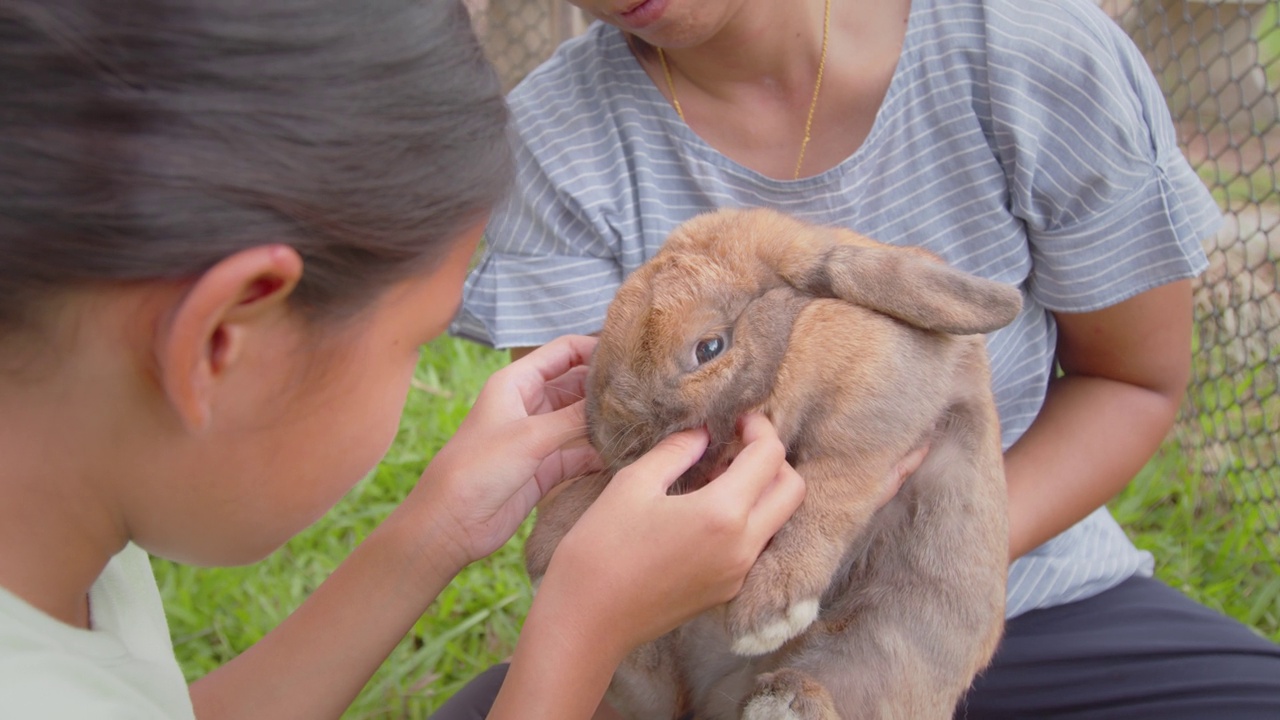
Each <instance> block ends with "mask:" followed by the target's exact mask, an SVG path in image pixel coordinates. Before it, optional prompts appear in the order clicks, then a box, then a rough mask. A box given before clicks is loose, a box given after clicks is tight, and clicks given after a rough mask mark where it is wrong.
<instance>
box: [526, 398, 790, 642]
mask: <svg viewBox="0 0 1280 720" xmlns="http://www.w3.org/2000/svg"><path fill="white" fill-rule="evenodd" d="M741 427H742V438H743V442H744V447H743V449H742V451H741V452H740V453H739V454H738V456H737V457H736V458H735V459H734V461H733V463H732V464H731V465H730V466H729V468H728V469H727V470H726V471H725V472H724V473H723V474H722V475H720V476H719V477H717V478H716V479H714V480H712V481H711V482H710V483H708V484H707V485H706V486H704V487H702V488H700V489H698V490H696V491H694V492H691V493H688V494H685V495H672V496H669V495H667V488H668V487H669V486H670V485H671V484H672V483H673V482H675V480H676V479H677V478H678V477H679V476H680V474H681V473H683V472H684V471H685V470H686V469H688V468H689V467H690V466H692V465H693V463H694V462H696V461H697V460H698V458H699V457H700V456H701V455H702V452H703V450H704V449H705V448H706V444H707V436H706V433H705V432H704V431H686V432H682V433H677V434H675V435H672V436H671V437H669V438H667V439H665V440H663V441H662V442H661V443H659V444H658V445H657V446H656V447H655V448H654V449H653V450H651V451H650V452H649V453H647V454H646V455H644V456H643V457H641V458H640V459H639V460H637V461H636V462H635V463H634V464H632V465H630V466H628V467H627V468H624V469H623V470H621V471H620V472H619V473H618V474H617V475H616V476H615V477H614V478H613V479H612V480H611V481H610V482H609V484H608V486H607V487H606V488H605V490H604V491H603V492H602V493H601V495H600V497H599V498H598V499H597V500H596V501H595V502H594V503H593V504H592V505H591V507H590V508H589V509H588V510H587V511H586V513H584V514H583V516H582V517H581V518H580V519H579V520H578V522H577V523H576V524H575V525H574V527H573V529H572V530H570V531H569V533H568V534H567V535H566V536H565V537H564V539H563V540H562V541H561V542H560V545H559V547H558V548H557V549H556V551H555V554H554V556H553V557H552V559H551V564H550V566H549V567H548V569H547V573H546V575H545V576H544V577H543V579H542V582H541V584H540V586H539V590H538V594H537V597H536V599H535V602H534V604H535V606H538V605H541V606H542V607H541V608H540V612H536V613H534V614H533V615H531V618H532V617H540V618H542V619H543V620H544V622H545V621H546V617H547V616H548V615H554V616H558V617H557V619H556V620H555V621H553V622H556V623H564V624H565V625H566V627H576V628H577V629H578V630H580V631H581V632H582V633H584V634H585V637H588V638H592V639H593V640H592V642H596V643H599V645H600V646H598V648H597V649H603V650H605V651H606V652H612V653H617V655H615V658H617V659H620V658H621V656H622V655H623V654H625V653H626V652H629V651H630V650H631V649H632V648H634V647H635V646H637V645H639V644H640V643H643V642H645V641H648V640H651V639H653V638H656V637H658V636H659V635H662V634H664V633H666V632H668V631H670V630H671V629H673V628H675V627H676V626H677V625H680V624H682V623H684V622H685V621H687V620H689V619H691V618H693V617H694V616H695V615H697V614H699V613H700V612H702V611H703V610H706V609H708V608H710V607H712V606H714V605H718V604H721V603H724V602H727V601H728V600H730V599H731V598H732V597H733V596H734V595H735V594H737V592H738V590H739V588H741V586H742V582H743V579H744V578H745V577H746V574H747V571H748V570H750V569H751V566H752V564H753V563H754V562H755V560H756V558H757V557H758V556H759V554H760V552H761V551H762V550H763V549H764V547H765V545H766V544H767V543H768V542H769V539H770V538H771V537H773V535H774V534H775V533H776V532H777V531H778V529H779V528H781V527H782V525H783V524H784V523H785V522H786V521H787V519H788V518H790V517H791V514H792V513H793V512H794V511H795V509H796V508H797V507H798V506H799V504H800V501H801V500H802V499H803V497H804V483H803V481H802V480H801V479H800V476H799V475H798V474H797V473H796V472H795V470H794V469H792V468H791V466H790V465H788V464H787V463H786V457H785V451H784V449H783V446H782V443H781V442H780V441H779V440H778V436H777V434H776V433H775V432H774V429H773V426H772V425H771V424H770V423H769V421H768V420H766V419H765V418H764V417H763V416H762V415H752V416H748V417H747V418H745V419H744V420H743V423H742V426H741Z"/></svg>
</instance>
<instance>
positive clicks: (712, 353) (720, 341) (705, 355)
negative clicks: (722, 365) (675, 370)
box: [693, 335, 725, 365]
mask: <svg viewBox="0 0 1280 720" xmlns="http://www.w3.org/2000/svg"><path fill="white" fill-rule="evenodd" d="M724 346H725V342H724V338H722V337H720V336H719V335H715V336H712V337H709V338H703V339H702V340H699V341H698V344H697V345H696V346H695V347H694V349H693V357H694V358H695V359H696V360H697V361H698V364H699V365H701V364H703V363H705V362H709V361H711V360H713V359H715V358H716V356H718V355H719V354H720V353H722V352H724Z"/></svg>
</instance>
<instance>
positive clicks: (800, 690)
mask: <svg viewBox="0 0 1280 720" xmlns="http://www.w3.org/2000/svg"><path fill="white" fill-rule="evenodd" d="M839 719H840V715H839V714H838V713H836V709H835V703H834V702H832V700H831V694H830V693H828V692H827V689H826V688H825V687H823V686H822V683H820V682H818V681H817V680H814V679H813V678H810V677H809V676H807V675H805V674H804V673H802V672H800V671H799V670H792V669H782V670H779V671H778V672H773V673H766V674H764V675H761V676H759V677H757V678H756V687H755V690H754V692H752V694H751V697H749V698H747V705H746V707H745V708H744V709H743V711H742V720H839Z"/></svg>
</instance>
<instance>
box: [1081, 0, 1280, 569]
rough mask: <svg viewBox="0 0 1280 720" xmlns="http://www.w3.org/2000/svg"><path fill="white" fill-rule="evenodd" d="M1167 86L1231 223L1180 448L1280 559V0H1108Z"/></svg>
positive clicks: (1218, 252) (1190, 151)
mask: <svg viewBox="0 0 1280 720" xmlns="http://www.w3.org/2000/svg"><path fill="white" fill-rule="evenodd" d="M1101 4H1102V6H1103V9H1105V10H1107V12H1108V13H1110V14H1111V16H1112V17H1114V18H1115V19H1116V20H1117V22H1119V23H1120V24H1121V26H1122V27H1124V28H1125V29H1126V30H1127V31H1128V32H1129V34H1130V36H1131V37H1133V39H1134V41H1135V42H1136V43H1137V45H1138V47H1139V48H1141V49H1142V51H1143V53H1144V54H1145V55H1146V57H1147V60H1148V62H1149V63H1150V64H1151V67H1152V69H1153V70H1154V71H1155V73H1156V76H1157V77H1158V78H1159V79H1160V82H1161V84H1162V86H1163V87H1164V91H1165V96H1166V97H1167V98H1168V101H1169V109H1170V111H1171V112H1172V114H1173V119H1174V122H1175V123H1176V124H1177V128H1178V135H1179V140H1180V141H1181V144H1182V148H1183V151H1184V152H1185V153H1186V155H1187V157H1188V159H1190V160H1191V162H1192V164H1193V165H1194V166H1195V167H1196V169H1197V171H1198V172H1199V173H1200V177H1201V179H1202V180H1204V182H1205V184H1206V185H1207V186H1208V187H1209V188H1210V189H1211V190H1212V191H1213V194H1214V196H1215V197H1216V198H1217V199H1218V202H1219V204H1220V205H1221V206H1222V209H1223V212H1224V216H1225V218H1226V222H1225V224H1224V226H1223V228H1222V230H1221V231H1220V232H1219V233H1218V234H1217V235H1216V236H1215V237H1213V238H1211V239H1209V241H1208V242H1207V243H1206V246H1205V250H1206V252H1207V253H1208V255H1209V260H1210V267H1209V270H1208V271H1207V272H1206V273H1205V274H1204V276H1203V277H1201V278H1200V279H1199V280H1198V281H1197V285H1196V319H1197V329H1198V333H1197V336H1198V337H1197V352H1196V356H1195V358H1196V363H1195V371H1194V373H1195V374H1194V376H1193V378H1192V383H1191V386H1190V388H1189V390H1188V395H1187V402H1186V404H1185V406H1184V407H1183V412H1182V418H1181V422H1180V424H1179V427H1178V432H1177V435H1176V439H1177V440H1178V442H1179V443H1180V445H1181V448H1182V450H1183V452H1185V453H1186V454H1187V456H1188V458H1189V460H1190V461H1191V462H1192V467H1193V469H1194V470H1198V471H1200V472H1201V473H1202V475H1203V477H1204V480H1205V482H1204V483H1203V484H1202V489H1203V491H1204V492H1208V493H1217V494H1219V496H1220V498H1221V499H1222V500H1223V501H1224V502H1225V504H1226V505H1227V506H1229V507H1230V509H1231V511H1232V514H1233V516H1234V517H1236V518H1237V520H1238V521H1239V522H1242V523H1248V524H1249V525H1250V527H1252V528H1253V529H1254V531H1255V532H1254V535H1253V536H1254V537H1255V538H1257V539H1258V544H1259V546H1261V547H1262V548H1263V549H1264V550H1265V552H1266V553H1267V554H1269V555H1270V556H1271V558H1272V559H1276V560H1280V540H1278V538H1280V461H1278V459H1277V456H1278V455H1280V391H1278V389H1277V387H1278V386H1280V368H1278V367H1277V364H1276V360H1277V347H1280V294H1277V288H1276V270H1277V260H1278V258H1280V189H1278V187H1280V186H1277V183H1276V160H1277V158H1280V103H1277V99H1276V88H1278V87H1280V25H1278V22H1280V21H1278V20H1277V6H1278V5H1280V3H1277V1H1276V0H1267V1H1263V0H1141V1H1140V2H1139V1H1137V0H1101Z"/></svg>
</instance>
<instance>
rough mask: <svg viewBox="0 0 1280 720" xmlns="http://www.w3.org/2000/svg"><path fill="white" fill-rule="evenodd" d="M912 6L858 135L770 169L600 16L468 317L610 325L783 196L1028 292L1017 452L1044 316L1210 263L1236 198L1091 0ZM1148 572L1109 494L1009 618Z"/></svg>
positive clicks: (523, 134) (1010, 394)
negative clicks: (794, 168)
mask: <svg viewBox="0 0 1280 720" xmlns="http://www.w3.org/2000/svg"><path fill="white" fill-rule="evenodd" d="M911 5H912V6H911V13H910V19H909V22H908V28H907V33H906V38H905V41H904V44H903V49H902V57H901V59H900V60H899V63H898V66H897V68H896V70H895V72H894V75H893V78H892V80H891V82H890V86H889V89H888V93H887V94H886V96H885V99H884V102H883V104H882V106H881V108H880V110H879V113H878V114H877V116H876V119H875V122H874V125H873V127H872V129H871V131H870V134H869V135H868V136H867V138H866V140H865V142H864V143H863V144H862V146H861V147H860V148H859V149H858V150H857V151H856V152H854V153H853V155H852V156H850V157H849V158H847V159H846V160H845V161H844V162H842V163H840V164H839V165H838V166H836V167H834V168H832V169H831V170H828V171H827V172H824V173H822V174H820V175H816V176H813V177H808V178H802V179H800V180H775V179H772V178H768V177H765V176H763V175H761V174H759V173H757V172H754V171H752V170H750V169H747V168H745V167H743V166H741V165H739V164H737V163H735V162H734V161H732V160H730V159H728V158H726V157H725V156H724V155H722V154H720V153H719V152H717V151H716V150H714V149H713V148H711V147H710V146H709V145H707V144H706V143H705V142H703V141H702V140H701V139H700V138H699V137H698V136H697V135H696V134H694V133H693V132H692V131H691V130H690V129H689V128H688V127H687V126H686V125H685V124H684V123H683V122H681V120H680V118H679V117H678V116H677V115H676V113H675V111H674V110H673V109H672V108H671V107H670V105H668V104H667V102H666V100H665V99H664V98H663V96H662V94H661V93H660V92H659V91H658V89H657V88H656V87H655V86H654V85H653V83H652V81H650V79H649V77H648V75H646V74H645V72H644V70H643V69H642V68H641V67H640V65H639V64H638V63H637V61H636V60H635V58H634V57H633V56H632V55H631V52H630V51H629V50H628V47H627V44H626V42H625V41H624V39H623V36H622V35H621V33H620V32H619V31H618V30H616V29H614V28H612V27H609V26H606V25H603V24H600V23H597V24H595V25H593V26H592V27H591V28H590V29H589V30H588V31H587V32H586V33H585V34H584V35H583V36H581V37H578V38H575V39H574V40H571V41H569V42H568V43H566V44H565V45H563V46H562V47H561V48H560V49H559V50H558V51H557V52H556V54H555V56H554V57H553V58H551V60H549V61H548V62H547V63H546V64H544V65H543V66H542V67H541V68H539V69H538V70H536V71H535V72H534V73H533V74H531V75H530V76H529V77H528V78H526V80H525V81H524V82H523V83H521V85H520V86H519V87H517V88H516V89H515V90H514V91H512V93H511V96H510V102H511V107H512V109H513V112H514V116H515V124H514V131H513V132H514V136H515V140H514V142H515V144H516V153H517V164H518V171H517V180H516V186H515V190H514V192H513V194H512V195H511V197H510V198H509V199H508V200H507V201H506V203H505V204H504V205H503V206H502V207H500V208H499V209H498V210H497V212H496V213H495V214H494V216H493V218H492V220H491V221H490V224H489V227H488V229H487V231H486V238H487V249H486V254H485V255H484V257H483V259H482V260H481V262H480V264H479V266H478V267H477V268H476V269H475V271H474V272H473V273H472V275H471V276H470V278H469V279H468V281H467V285H466V289H465V292H464V303H463V309H462V311H461V312H460V313H459V316H458V317H457V319H456V320H455V323H454V325H453V328H452V329H453V332H454V333H455V334H458V335H461V336H463V337H468V338H471V339H474V340H477V341H480V342H484V343H487V344H491V345H494V346H497V347H519V346H533V345H540V344H542V343H545V342H547V341H549V340H551V339H552V338H554V337H556V336H558V335H562V334H565V333H592V332H596V331H598V330H599V329H600V327H601V324H602V321H603V318H604V314H605V308H606V306H607V305H608V304H609V301H610V300H611V299H612V297H613V294H614V291H615V290H616V289H617V287H618V285H619V283H620V282H621V281H622V279H623V277H624V276H625V275H626V274H627V273H629V272H631V271H632V270H634V269H635V268H636V267H638V266H639V265H640V264H641V263H643V262H644V261H645V260H646V259H648V258H649V257H651V256H652V255H653V254H654V252H655V251H657V249H658V248H659V247H660V246H661V245H662V242H663V239H664V238H665V237H666V236H667V234H668V233H669V232H670V231H671V230H672V228H674V227H675V226H676V225H677V224H678V223H680V222H681V221H684V220H687V219H688V218H690V217H692V216H693V215H695V214H698V213H701V212H704V211H708V210H711V209H714V208H719V207H743V206H768V207H772V208H776V209H779V210H782V211H785V212H788V213H792V214H794V215H796V216H799V217H801V218H804V219H807V220H809V221H813V222H817V223H824V224H830V225H842V226H846V227H849V228H852V229H854V230H857V231H859V232H861V233H863V234H865V235H868V236H870V237H873V238H876V239H878V240H881V241H883V242H889V243H895V244H902V245H920V246H924V247H926V248H928V249H929V250H932V251H933V252H935V253H937V254H938V255H940V256H942V257H943V258H944V259H946V260H947V261H948V262H950V263H951V264H953V265H955V266H957V267H960V268H963V269H965V270H968V271H970V272H972V273H975V274H978V275H982V276H985V277H988V278H992V279H994V280H998V281H1001V282H1005V283H1010V284H1013V285H1017V286H1018V287H1020V288H1021V289H1022V291H1023V299H1024V306H1023V310H1022V313H1021V315H1020V316H1019V317H1018V318H1017V319H1016V320H1015V321H1014V322H1013V324H1012V325H1010V326H1009V327H1006V328H1004V329H1002V330H999V331H997V332H995V333H993V334H991V335H989V336H988V349H989V350H990V354H991V366H992V382H993V388H994V391H995V395H996V400H997V405H998V409H999V413H1000V421H1001V426H1002V431H1003V441H1004V445H1005V447H1006V448H1007V447H1009V445H1011V444H1013V442H1014V441H1016V440H1017V439H1018V437H1019V436H1021V435H1022V433H1023V432H1024V431H1025V430H1026V428H1027V426H1028V425H1029V424H1030V423H1031V421H1032V420H1033V419H1034V418H1035V417H1036V414H1037V412H1038V411H1039V409H1040V406H1041V404H1042V402H1043V401H1044V395H1045V387H1046V384H1047V382H1048V379H1049V377H1050V374H1051V372H1052V370H1053V367H1054V361H1053V358H1054V344H1055V340H1056V330H1055V324H1054V319H1053V316H1052V314H1051V311H1053V312H1066V313H1071V312H1085V311H1091V310H1096V309H1099V308H1103V307H1106V306H1109V305H1112V304H1114V303H1117V302H1120V301H1122V300H1125V299H1127V298H1129V297H1131V296H1133V295H1135V294H1137V293H1140V292H1142V291H1144V290H1147V289H1150V288H1152V287H1155V286H1158V285H1161V284H1164V283H1168V282H1170V281H1173V280H1176V279H1181V278H1188V277H1192V276H1195V275H1197V274H1199V273H1200V272H1201V271H1202V270H1203V269H1204V268H1205V266H1206V264H1207V263H1206V260H1205V257H1204V253H1203V251H1202V250H1201V247H1200V241H1201V239H1202V238H1205V237H1206V236H1208V235H1209V234H1210V233H1211V232H1212V231H1213V230H1214V229H1215V227H1216V225H1217V223H1218V222H1219V220H1220V212H1219V210H1218V207H1217V206H1216V204H1215V203H1214V201H1213V200H1212V198H1211V197H1210V196H1209V194H1208V192H1207V191H1206V190H1205V188H1204V186H1203V184H1202V183H1201V182H1200V180H1199V179H1198V178H1197V177H1196V174H1195V172H1194V171H1193V170H1192V169H1191V168H1190V167H1189V166H1188V164H1187V162H1186V161H1185V159H1184V158H1183V156H1182V155H1181V153H1180V152H1179V150H1178V147H1177V142H1176V138H1175V136H1174V130H1173V127H1172V124H1171V122H1170V119H1169V113H1168V109H1167V107H1166V105H1165V103H1164V99H1163V96H1162V94H1161V92H1160V89H1159V87H1158V86H1157V85H1156V82H1155V80H1154V78H1153V77H1152V75H1151V72H1150V70H1149V69H1148V67H1147V65H1146V64H1145V62H1144V61H1143V58H1142V56H1141V55H1140V54H1139V53H1138V51H1137V50H1136V49H1135V47H1134V46H1133V44H1132V43H1131V42H1130V40H1129V39H1128V37H1126V36H1125V35H1124V33H1123V32H1122V31H1121V30H1120V29H1119V28H1118V27H1117V26H1116V25H1115V24H1114V23H1113V22H1112V21H1111V20H1110V19H1109V18H1108V17H1107V16H1106V15H1105V14H1103V13H1102V12H1101V11H1100V10H1099V9H1098V8H1097V7H1096V6H1095V5H1094V4H1092V3H1091V2H1090V0H913V2H912V4H911ZM1080 451H1081V452H1088V451H1089V449H1088V448H1080ZM1151 569H1152V559H1151V556H1150V555H1149V554H1147V553H1145V552H1140V551H1138V550H1137V549H1135V548H1134V547H1133V545H1132V544H1131V543H1130V542H1129V540H1128V539H1127V537H1126V536H1125V534H1124V532H1123V531H1122V530H1121V528H1120V527H1119V526H1118V525H1117V524H1116V522H1115V521H1114V520H1113V519H1112V517H1111V515H1110V514H1109V513H1108V512H1107V510H1106V509H1105V508H1103V509H1099V510H1097V511H1096V512H1094V513H1093V514H1091V515H1090V516H1089V517H1087V518H1085V519H1084V520H1082V521H1081V522H1080V523H1078V524H1077V525H1075V526H1074V527H1072V528H1070V529H1068V530H1067V531H1065V532H1063V533H1061V534H1060V535H1058V536H1057V537H1055V538H1053V539H1052V540H1050V541H1049V542H1047V543H1045V544H1044V545H1042V546H1041V547H1039V548H1037V549H1036V550H1034V551H1032V552H1031V553H1029V554H1028V555H1026V556H1025V557H1023V558H1020V559H1019V560H1017V561H1016V562H1014V563H1013V565H1012V566H1011V567H1010V575H1009V603H1008V614H1009V616H1011V617H1012V616H1014V615H1017V614H1020V613H1022V612H1025V611H1027V610H1030V609H1033V608H1037V607H1045V606H1049V605H1055V604H1059V603H1063V602H1067V601H1070V600H1073V599H1078V598H1082V597H1087V596H1089V595H1092V594H1095V593H1097V592H1100V591H1102V590H1105V589H1107V588H1109V587H1112V586H1114V585H1116V584H1118V583H1119V582H1121V581H1122V580H1124V579H1126V578H1128V577H1130V576H1132V575H1134V574H1135V573H1140V574H1149V573H1150V572H1151Z"/></svg>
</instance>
